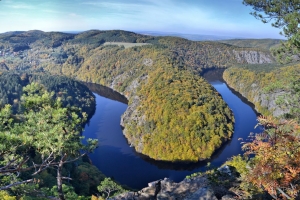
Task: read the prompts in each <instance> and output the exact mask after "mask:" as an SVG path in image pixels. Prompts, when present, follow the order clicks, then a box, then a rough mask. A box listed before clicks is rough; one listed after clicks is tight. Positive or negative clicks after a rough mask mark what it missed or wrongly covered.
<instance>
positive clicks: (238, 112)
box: [83, 79, 259, 190]
mask: <svg viewBox="0 0 300 200" xmlns="http://www.w3.org/2000/svg"><path fill="white" fill-rule="evenodd" d="M211 84H213V86H214V87H215V88H216V90H217V91H218V92H219V93H220V94H221V95H222V97H223V99H224V100H225V101H226V102H227V104H228V105H229V107H230V108H231V109H232V111H233V113H234V116H235V119H236V120H235V125H234V134H233V137H232V139H231V140H230V141H229V142H227V143H226V144H225V145H223V146H222V147H221V149H219V150H218V151H217V152H216V153H215V154H213V156H212V158H211V159H209V160H207V161H204V162H197V163H189V164H177V163H171V162H159V161H155V160H153V159H149V158H147V157H145V156H141V155H140V154H138V153H136V152H135V150H134V148H132V147H130V146H129V144H128V142H127V140H126V138H125V137H124V135H123V133H122V129H121V127H120V117H121V115H122V114H123V112H124V111H125V110H126V109H127V105H126V104H123V103H120V102H118V101H116V100H117V99H120V98H119V97H114V98H113V99H115V100H110V99H107V98H104V97H101V96H100V95H103V94H101V93H99V94H100V95H98V94H96V93H95V96H96V102H97V108H96V112H95V115H94V116H93V118H92V119H91V120H90V123H89V125H87V126H86V128H85V132H84V133H83V135H84V136H85V137H92V138H98V139H99V141H100V146H99V148H97V149H96V150H95V152H94V153H93V154H91V155H90V157H91V159H92V162H93V164H94V165H95V166H96V167H97V168H98V169H99V170H100V171H102V172H103V173H104V174H105V175H106V176H109V177H113V178H114V179H115V180H116V181H118V182H119V183H121V184H125V185H128V186H129V187H131V188H135V189H138V190H140V189H142V188H144V187H145V186H146V185H147V184H148V183H149V182H152V181H155V180H159V179H162V178H164V177H167V178H170V179H172V180H174V181H175V182H180V181H182V180H184V178H185V177H186V176H188V175H190V174H192V173H196V172H199V171H204V170H206V167H205V166H206V165H207V163H208V162H210V163H211V165H212V166H216V167H219V166H221V165H222V164H223V163H224V162H225V161H227V159H228V158H230V157H232V156H233V155H237V154H242V153H243V152H242V151H241V144H240V141H238V138H244V139H247V137H248V135H249V133H250V132H257V131H259V130H255V129H254V126H255V125H256V123H257V121H256V114H255V113H254V111H253V110H252V108H251V107H250V106H248V105H247V104H245V103H244V102H243V101H242V100H241V99H239V98H238V97H237V96H236V95H235V94H233V93H232V91H230V89H229V88H228V87H227V86H226V84H225V83H224V82H222V81H220V80H218V79H215V80H214V81H213V82H211ZM99 87H101V86H100V85H97V86H96V88H99ZM94 88H95V87H94ZM98 90H99V91H101V90H102V89H98ZM102 91H105V90H102ZM115 94H118V93H115ZM120 166H122V170H120Z"/></svg>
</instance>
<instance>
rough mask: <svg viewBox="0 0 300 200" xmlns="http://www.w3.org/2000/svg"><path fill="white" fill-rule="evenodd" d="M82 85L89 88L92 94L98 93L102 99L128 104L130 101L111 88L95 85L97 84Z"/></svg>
mask: <svg viewBox="0 0 300 200" xmlns="http://www.w3.org/2000/svg"><path fill="white" fill-rule="evenodd" d="M81 83H82V84H84V85H85V86H87V87H88V88H89V89H90V90H91V91H92V92H94V93H97V94H99V95H100V96H102V97H105V98H108V99H111V100H115V101H118V102H121V103H125V104H128V99H127V98H126V97H125V96H124V95H122V94H120V93H118V92H116V91H114V90H113V89H111V88H109V87H106V86H103V85H99V84H95V83H86V82H81Z"/></svg>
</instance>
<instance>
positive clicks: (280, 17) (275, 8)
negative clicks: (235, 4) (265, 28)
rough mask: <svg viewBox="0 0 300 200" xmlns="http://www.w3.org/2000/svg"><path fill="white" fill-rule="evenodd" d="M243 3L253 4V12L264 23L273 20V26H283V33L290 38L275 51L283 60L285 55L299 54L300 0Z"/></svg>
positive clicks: (267, 0)
mask: <svg viewBox="0 0 300 200" xmlns="http://www.w3.org/2000/svg"><path fill="white" fill-rule="evenodd" d="M243 4H245V5H247V6H252V8H253V9H254V12H252V13H251V14H252V15H253V16H254V17H255V18H257V19H260V20H261V21H262V22H263V23H267V22H272V26H274V27H276V28H282V30H283V32H281V34H282V35H284V36H285V37H287V38H288V42H287V43H282V47H281V48H278V49H277V50H275V51H274V53H275V54H277V55H279V58H281V60H282V57H283V56H284V55H285V56H286V55H288V54H290V55H295V54H299V48H300V27H299V23H300V0H244V1H243ZM262 13H263V14H262ZM287 61H290V59H287Z"/></svg>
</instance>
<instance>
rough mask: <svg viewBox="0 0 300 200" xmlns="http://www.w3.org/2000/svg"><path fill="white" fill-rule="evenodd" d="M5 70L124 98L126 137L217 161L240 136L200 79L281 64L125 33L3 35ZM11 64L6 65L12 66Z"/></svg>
mask: <svg viewBox="0 0 300 200" xmlns="http://www.w3.org/2000/svg"><path fill="white" fill-rule="evenodd" d="M0 51H1V53H0V63H3V64H2V66H3V67H2V68H3V70H18V71H24V70H39V71H41V72H43V71H48V72H50V73H51V74H59V75H61V74H64V75H67V76H69V77H73V78H75V79H78V80H81V81H85V82H93V83H100V84H102V85H105V86H108V87H110V88H113V89H114V90H116V91H118V92H121V93H122V94H124V95H125V96H126V97H127V98H128V100H129V103H128V105H129V106H128V109H127V111H126V112H125V113H124V115H123V118H122V125H123V126H124V134H125V136H126V137H127V139H128V142H129V143H130V144H131V145H133V146H134V147H135V149H136V150H137V151H138V152H141V153H143V154H145V155H148V156H150V157H151V158H153V159H156V160H165V161H193V162H194V161H198V160H203V159H207V158H210V156H211V155H212V153H213V152H214V151H215V150H216V149H217V148H219V147H220V146H221V144H222V143H223V142H224V141H227V140H229V139H230V137H231V135H232V132H233V122H234V119H233V115H232V113H231V111H230V109H229V108H228V107H227V105H226V104H225V103H224V101H223V100H222V98H221V96H220V95H219V94H218V93H217V92H216V91H215V90H214V88H213V87H212V86H211V85H209V84H208V83H207V82H206V81H205V80H204V79H203V78H202V77H201V76H199V74H201V72H202V70H203V69H204V68H218V67H222V68H224V67H229V66H232V65H236V64H237V63H240V64H246V63H247V64H261V63H272V62H274V59H273V57H272V56H271V55H270V53H269V51H268V50H259V49H257V48H240V47H236V46H232V45H229V44H222V43H216V42H193V41H189V40H186V39H182V38H178V37H154V36H147V35H140V34H136V33H133V32H126V31H120V30H114V31H98V30H91V31H86V32H83V33H80V34H67V33H57V32H49V33H45V32H42V31H28V32H10V33H6V34H0ZM4 64H5V65H4Z"/></svg>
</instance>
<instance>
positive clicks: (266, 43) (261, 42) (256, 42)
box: [218, 39, 284, 50]
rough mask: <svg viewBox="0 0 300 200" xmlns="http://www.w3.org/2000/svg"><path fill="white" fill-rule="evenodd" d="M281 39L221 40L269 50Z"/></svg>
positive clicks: (239, 45) (240, 45) (241, 45)
mask: <svg viewBox="0 0 300 200" xmlns="http://www.w3.org/2000/svg"><path fill="white" fill-rule="evenodd" d="M281 41H284V40H280V39H231V40H220V41H218V42H222V43H225V44H230V45H234V46H238V47H248V48H259V49H265V50H269V49H270V48H272V47H276V46H277V45H279V44H280V42H281Z"/></svg>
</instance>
